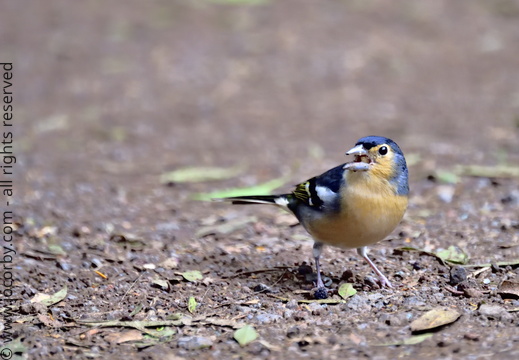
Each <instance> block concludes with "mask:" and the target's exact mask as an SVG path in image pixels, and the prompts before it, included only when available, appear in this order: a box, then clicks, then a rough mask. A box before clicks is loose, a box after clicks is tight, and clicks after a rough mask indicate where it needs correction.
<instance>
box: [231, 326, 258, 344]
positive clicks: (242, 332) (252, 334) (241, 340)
mask: <svg viewBox="0 0 519 360" xmlns="http://www.w3.org/2000/svg"><path fill="white" fill-rule="evenodd" d="M233 337H234V340H236V341H237V342H238V344H240V346H245V345H247V344H249V343H251V342H253V341H254V340H256V339H257V338H258V333H257V332H256V330H254V328H253V327H252V326H250V325H245V326H244V327H242V328H241V329H238V330H236V331H235V332H234V335H233Z"/></svg>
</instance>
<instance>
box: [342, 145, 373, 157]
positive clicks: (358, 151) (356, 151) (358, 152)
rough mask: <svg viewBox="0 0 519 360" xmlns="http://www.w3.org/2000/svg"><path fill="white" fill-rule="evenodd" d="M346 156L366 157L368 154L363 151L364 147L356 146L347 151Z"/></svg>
mask: <svg viewBox="0 0 519 360" xmlns="http://www.w3.org/2000/svg"><path fill="white" fill-rule="evenodd" d="M346 155H357V156H368V152H367V151H366V149H364V146H362V145H357V146H355V147H354V148H352V149H350V150H348V151H347V152H346Z"/></svg>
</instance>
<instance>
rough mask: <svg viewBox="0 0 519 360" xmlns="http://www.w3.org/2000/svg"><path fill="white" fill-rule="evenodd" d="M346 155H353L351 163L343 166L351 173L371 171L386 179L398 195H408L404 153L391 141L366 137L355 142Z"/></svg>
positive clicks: (384, 138)
mask: <svg viewBox="0 0 519 360" xmlns="http://www.w3.org/2000/svg"><path fill="white" fill-rule="evenodd" d="M346 155H353V156H354V158H353V163H349V164H347V165H346V166H345V168H346V169H349V170H352V171H371V172H372V173H373V174H375V175H377V176H383V177H386V178H387V180H388V181H389V182H390V183H391V184H392V185H394V187H395V189H396V192H397V194H398V195H407V194H408V193H409V184H408V170H407V164H406V161H405V157H404V153H403V152H402V150H401V149H400V147H399V146H398V145H397V143H396V142H394V141H393V140H391V139H388V138H386V137H383V136H366V137H363V138H361V139H359V140H358V141H357V143H356V144H355V147H353V148H352V149H351V150H349V151H348V152H347V153H346Z"/></svg>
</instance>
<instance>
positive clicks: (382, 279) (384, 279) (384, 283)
mask: <svg viewBox="0 0 519 360" xmlns="http://www.w3.org/2000/svg"><path fill="white" fill-rule="evenodd" d="M357 254H359V255H360V256H362V257H363V258H364V260H366V261H367V262H368V264H369V266H371V268H372V269H373V271H374V272H375V273H376V274H377V276H378V278H379V280H380V285H381V286H382V287H387V288H391V287H392V286H391V283H390V282H389V280H388V279H387V277H385V276H384V274H382V272H381V271H380V270H379V269H378V268H377V267H376V266H375V264H374V263H373V261H371V259H370V258H369V257H368V248H367V247H366V246H363V247H360V248H358V249H357Z"/></svg>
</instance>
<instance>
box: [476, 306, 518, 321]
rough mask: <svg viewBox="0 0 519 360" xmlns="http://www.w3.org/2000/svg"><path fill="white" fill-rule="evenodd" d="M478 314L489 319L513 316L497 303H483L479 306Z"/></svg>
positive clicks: (507, 318)
mask: <svg viewBox="0 0 519 360" xmlns="http://www.w3.org/2000/svg"><path fill="white" fill-rule="evenodd" d="M479 314H480V315H482V316H485V317H487V318H489V319H490V320H498V321H503V320H511V319H513V318H514V316H513V315H512V314H510V313H508V311H506V309H505V308H503V307H501V306H499V305H491V304H483V305H481V306H480V307H479Z"/></svg>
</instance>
